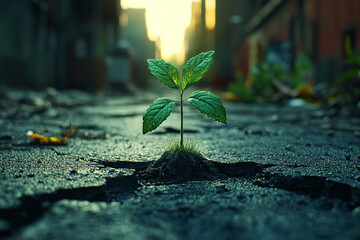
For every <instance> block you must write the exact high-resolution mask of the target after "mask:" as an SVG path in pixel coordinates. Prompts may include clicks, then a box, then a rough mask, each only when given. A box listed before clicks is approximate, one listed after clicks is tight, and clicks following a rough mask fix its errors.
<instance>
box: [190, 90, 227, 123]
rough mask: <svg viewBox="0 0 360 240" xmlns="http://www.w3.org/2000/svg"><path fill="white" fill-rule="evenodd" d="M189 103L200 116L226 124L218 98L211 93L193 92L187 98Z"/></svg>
mask: <svg viewBox="0 0 360 240" xmlns="http://www.w3.org/2000/svg"><path fill="white" fill-rule="evenodd" d="M188 101H189V103H190V104H191V105H193V106H194V107H196V108H197V109H198V110H199V111H200V112H201V113H202V114H204V115H206V116H208V117H209V118H211V119H212V120H214V121H218V122H221V123H224V124H226V123H227V120H226V111H225V108H224V106H223V105H222V103H221V101H220V98H219V97H218V96H216V95H215V94H213V93H211V92H205V91H195V92H193V93H192V94H191V95H190V97H189V100H188Z"/></svg>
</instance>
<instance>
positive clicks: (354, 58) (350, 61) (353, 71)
mask: <svg viewBox="0 0 360 240" xmlns="http://www.w3.org/2000/svg"><path fill="white" fill-rule="evenodd" d="M345 51H346V54H347V58H346V59H345V60H344V62H345V64H346V65H347V66H348V68H349V70H348V71H346V72H344V73H343V74H342V75H341V76H340V77H338V78H337V79H335V81H334V84H336V85H337V84H342V83H345V82H346V81H351V80H354V79H355V78H356V77H358V76H359V75H360V55H357V54H355V53H354V52H353V50H352V48H351V38H350V36H346V38H345Z"/></svg>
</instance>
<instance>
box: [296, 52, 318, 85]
mask: <svg viewBox="0 0 360 240" xmlns="http://www.w3.org/2000/svg"><path fill="white" fill-rule="evenodd" d="M312 69H313V63H312V61H311V60H310V58H308V57H307V56H306V55H305V54H304V53H299V54H298V55H297V57H296V59H295V66H294V70H293V71H292V72H291V79H292V88H296V89H298V88H300V87H302V86H305V85H307V84H308V82H307V81H306V80H307V79H309V75H310V74H311V70H312Z"/></svg>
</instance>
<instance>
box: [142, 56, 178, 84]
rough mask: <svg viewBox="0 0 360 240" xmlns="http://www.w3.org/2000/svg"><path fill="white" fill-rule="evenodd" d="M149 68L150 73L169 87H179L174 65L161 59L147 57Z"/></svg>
mask: <svg viewBox="0 0 360 240" xmlns="http://www.w3.org/2000/svg"><path fill="white" fill-rule="evenodd" d="M147 62H148V65H149V70H150V72H151V74H152V75H154V76H155V77H156V78H158V79H159V80H160V82H162V83H164V84H165V85H166V86H168V87H171V88H177V89H180V75H179V72H178V70H177V69H176V67H174V66H173V65H171V64H170V63H167V62H165V61H164V60H162V59H148V60H147Z"/></svg>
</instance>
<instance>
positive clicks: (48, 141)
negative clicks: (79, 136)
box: [26, 123, 73, 145]
mask: <svg viewBox="0 0 360 240" xmlns="http://www.w3.org/2000/svg"><path fill="white" fill-rule="evenodd" d="M72 132H73V129H72V124H71V123H70V127H69V130H68V132H67V135H66V136H65V137H63V138H57V137H46V136H44V135H41V134H39V133H33V132H32V131H28V132H27V133H26V135H27V136H28V137H30V138H32V139H33V141H32V142H31V143H32V144H41V145H58V144H63V143H64V142H65V141H66V140H68V139H69V138H71V137H72V136H73V133H72Z"/></svg>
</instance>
